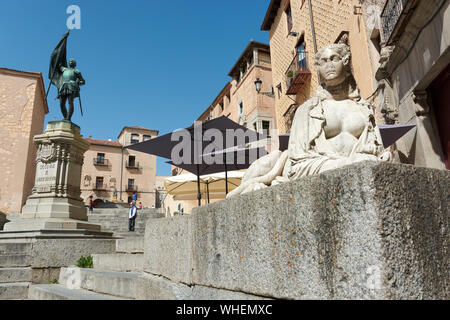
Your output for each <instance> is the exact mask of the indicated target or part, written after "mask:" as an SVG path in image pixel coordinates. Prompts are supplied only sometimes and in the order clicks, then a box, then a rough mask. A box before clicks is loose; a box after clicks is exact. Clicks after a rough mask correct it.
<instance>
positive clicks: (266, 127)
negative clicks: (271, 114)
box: [262, 120, 270, 137]
mask: <svg viewBox="0 0 450 320" xmlns="http://www.w3.org/2000/svg"><path fill="white" fill-rule="evenodd" d="M262 130H263V134H264V135H265V136H267V137H270V121H264V120H263V121H262Z"/></svg>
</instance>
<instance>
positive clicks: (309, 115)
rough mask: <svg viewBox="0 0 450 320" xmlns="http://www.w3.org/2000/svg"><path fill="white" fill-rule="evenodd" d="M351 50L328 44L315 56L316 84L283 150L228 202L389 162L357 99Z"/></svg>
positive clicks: (369, 113)
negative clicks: (357, 166)
mask: <svg viewBox="0 0 450 320" xmlns="http://www.w3.org/2000/svg"><path fill="white" fill-rule="evenodd" d="M350 61H351V54H350V48H349V47H348V46H347V45H345V44H332V45H328V46H326V47H324V48H322V49H321V50H320V51H319V52H318V53H317V54H316V56H315V66H316V67H317V69H318V71H319V74H320V79H321V83H320V86H319V88H318V90H317V92H316V94H315V96H313V97H312V98H311V99H309V100H308V101H306V102H305V103H304V104H302V105H301V106H300V107H299V108H298V109H297V111H296V113H295V116H294V120H293V123H292V128H291V134H290V140H289V147H288V150H286V151H284V152H281V151H279V150H278V151H274V152H272V153H270V154H268V155H266V156H264V157H262V158H260V159H258V160H257V161H255V162H254V163H253V164H252V165H251V166H250V168H249V169H248V171H247V172H246V174H245V175H244V177H243V179H242V183H241V185H240V186H239V187H238V188H236V189H235V190H233V191H232V192H230V193H229V194H228V196H227V197H232V196H235V195H238V194H243V193H247V192H250V191H254V190H258V189H262V188H265V187H267V186H271V185H276V184H279V183H283V182H287V181H290V180H295V179H298V178H300V177H304V176H309V175H314V174H319V173H321V172H324V171H327V170H332V169H336V168H339V167H342V166H345V165H349V164H352V163H356V162H360V161H390V160H391V159H392V156H391V154H390V152H389V151H387V150H384V148H383V147H382V142H381V137H380V134H379V130H378V128H377V127H376V124H375V117H374V106H373V105H371V104H370V103H368V102H367V101H365V100H364V99H362V98H361V96H360V94H359V90H358V88H357V86H356V82H355V79H354V77H353V75H352V72H351V67H350V66H351V63H350Z"/></svg>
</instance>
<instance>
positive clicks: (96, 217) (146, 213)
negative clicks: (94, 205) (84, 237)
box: [88, 208, 164, 236]
mask: <svg viewBox="0 0 450 320" xmlns="http://www.w3.org/2000/svg"><path fill="white" fill-rule="evenodd" d="M128 211H129V209H127V208H108V209H94V213H89V214H88V219H89V222H90V223H94V224H99V225H101V226H102V231H106V232H114V233H115V235H120V234H127V232H128ZM137 214H138V216H137V218H136V224H135V228H134V231H135V232H134V233H135V234H139V235H142V236H143V235H144V232H145V225H146V223H147V221H148V220H149V219H155V218H162V217H164V212H163V210H162V209H143V210H138V212H137Z"/></svg>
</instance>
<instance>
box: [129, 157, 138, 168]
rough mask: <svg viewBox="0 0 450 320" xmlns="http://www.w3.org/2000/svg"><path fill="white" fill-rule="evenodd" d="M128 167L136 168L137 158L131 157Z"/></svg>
mask: <svg viewBox="0 0 450 320" xmlns="http://www.w3.org/2000/svg"><path fill="white" fill-rule="evenodd" d="M128 166H129V167H135V166H136V157H135V156H129V157H128Z"/></svg>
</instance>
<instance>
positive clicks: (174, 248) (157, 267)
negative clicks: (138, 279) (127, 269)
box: [144, 216, 192, 284]
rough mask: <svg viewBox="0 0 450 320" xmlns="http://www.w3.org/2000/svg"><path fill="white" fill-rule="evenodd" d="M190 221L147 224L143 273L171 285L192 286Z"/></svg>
mask: <svg viewBox="0 0 450 320" xmlns="http://www.w3.org/2000/svg"><path fill="white" fill-rule="evenodd" d="M191 223H192V217H191V216H177V217H173V218H167V219H151V220H149V221H148V222H147V225H146V229H145V242H144V246H145V247H144V271H145V272H148V273H151V274H154V275H161V276H164V277H166V278H168V279H170V280H172V281H174V282H181V283H185V284H191V283H192V229H191Z"/></svg>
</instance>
